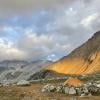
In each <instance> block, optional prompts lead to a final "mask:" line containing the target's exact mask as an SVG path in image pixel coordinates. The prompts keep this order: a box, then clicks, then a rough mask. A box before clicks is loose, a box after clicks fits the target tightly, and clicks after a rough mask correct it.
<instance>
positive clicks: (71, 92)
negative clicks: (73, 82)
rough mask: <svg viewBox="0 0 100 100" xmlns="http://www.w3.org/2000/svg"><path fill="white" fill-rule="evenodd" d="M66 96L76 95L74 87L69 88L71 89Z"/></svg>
mask: <svg viewBox="0 0 100 100" xmlns="http://www.w3.org/2000/svg"><path fill="white" fill-rule="evenodd" d="M68 94H70V95H75V94H76V90H75V88H74V87H71V88H70V89H69V93H68Z"/></svg>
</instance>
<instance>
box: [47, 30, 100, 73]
mask: <svg viewBox="0 0 100 100" xmlns="http://www.w3.org/2000/svg"><path fill="white" fill-rule="evenodd" d="M45 70H51V71H54V72H57V73H62V74H88V73H93V72H96V71H99V70H100V31H99V32H97V33H95V34H94V35H93V37H92V38H90V39H89V40H88V41H87V42H86V43H84V44H83V45H81V46H80V47H79V48H76V49H75V50H74V51H72V52H71V53H70V54H69V55H68V56H65V57H63V58H62V59H60V60H58V61H56V62H54V63H53V64H51V65H49V66H48V67H47V68H45Z"/></svg>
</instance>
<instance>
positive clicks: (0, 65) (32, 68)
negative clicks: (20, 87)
mask: <svg viewBox="0 0 100 100" xmlns="http://www.w3.org/2000/svg"><path fill="white" fill-rule="evenodd" d="M50 63H51V62H50V61H45V60H37V61H33V62H26V61H17V60H11V61H9V60H6V61H2V62H0V83H13V82H17V81H20V80H27V79H29V78H30V77H31V75H33V74H34V73H36V72H38V71H40V70H41V69H42V68H44V66H48V65H49V64H50Z"/></svg>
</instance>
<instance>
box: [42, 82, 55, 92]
mask: <svg viewBox="0 0 100 100" xmlns="http://www.w3.org/2000/svg"><path fill="white" fill-rule="evenodd" d="M55 91H56V88H55V86H53V85H50V84H47V85H45V86H44V87H43V88H42V92H55Z"/></svg>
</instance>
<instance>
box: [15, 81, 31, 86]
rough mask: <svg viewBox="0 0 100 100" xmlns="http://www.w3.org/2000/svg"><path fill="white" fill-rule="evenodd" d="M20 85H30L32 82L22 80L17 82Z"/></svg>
mask: <svg viewBox="0 0 100 100" xmlns="http://www.w3.org/2000/svg"><path fill="white" fill-rule="evenodd" d="M17 85H18V86H30V82H29V81H26V80H21V81H19V82H18V83H17Z"/></svg>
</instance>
